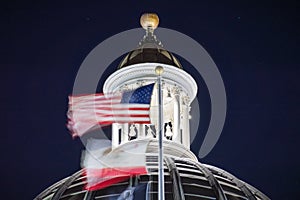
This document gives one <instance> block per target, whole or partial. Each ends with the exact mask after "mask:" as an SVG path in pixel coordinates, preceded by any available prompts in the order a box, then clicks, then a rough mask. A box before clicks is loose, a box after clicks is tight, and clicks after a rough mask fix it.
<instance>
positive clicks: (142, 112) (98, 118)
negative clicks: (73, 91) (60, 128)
mask: <svg viewBox="0 0 300 200" xmlns="http://www.w3.org/2000/svg"><path fill="white" fill-rule="evenodd" d="M120 101H121V95H113V94H109V95H104V94H91V95H81V96H69V110H68V113H67V116H68V124H67V127H68V128H69V130H70V131H71V133H72V135H73V136H75V137H76V136H82V135H83V134H84V133H86V132H87V131H89V130H92V129H93V128H96V127H99V126H105V125H110V124H112V123H140V124H150V123H151V122H150V105H149V104H131V103H130V104H121V103H120Z"/></svg>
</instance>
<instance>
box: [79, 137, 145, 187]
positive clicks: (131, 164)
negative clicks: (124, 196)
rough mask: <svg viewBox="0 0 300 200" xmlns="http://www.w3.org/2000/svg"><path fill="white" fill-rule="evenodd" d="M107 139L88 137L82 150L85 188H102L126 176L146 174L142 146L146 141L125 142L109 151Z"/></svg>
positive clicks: (143, 146) (143, 148)
mask: <svg viewBox="0 0 300 200" xmlns="http://www.w3.org/2000/svg"><path fill="white" fill-rule="evenodd" d="M109 142H110V141H107V140H96V139H90V140H88V143H87V146H86V151H85V152H84V153H83V154H82V156H83V157H82V159H81V160H82V163H81V165H82V167H83V168H84V176H85V177H86V180H87V182H86V185H85V189H87V190H89V191H93V190H98V189H102V188H105V187H108V186H110V185H112V184H114V183H118V182H121V181H123V180H126V179H128V178H129V177H130V176H134V175H142V174H147V173H148V171H147V167H146V149H147V147H148V144H149V142H148V141H139V142H136V143H127V144H126V145H123V146H119V147H117V148H116V149H114V150H112V151H110V146H111V145H110V144H109Z"/></svg>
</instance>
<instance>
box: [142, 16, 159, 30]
mask: <svg viewBox="0 0 300 200" xmlns="http://www.w3.org/2000/svg"><path fill="white" fill-rule="evenodd" d="M140 23H141V25H142V27H143V28H144V29H145V30H147V29H148V28H152V29H153V30H154V29H156V28H157V26H158V24H159V18H158V16H157V14H155V13H145V14H143V15H142V16H141V19H140Z"/></svg>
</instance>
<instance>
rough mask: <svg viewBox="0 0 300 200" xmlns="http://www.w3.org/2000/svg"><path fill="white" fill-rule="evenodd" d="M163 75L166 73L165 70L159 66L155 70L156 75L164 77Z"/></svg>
mask: <svg viewBox="0 0 300 200" xmlns="http://www.w3.org/2000/svg"><path fill="white" fill-rule="evenodd" d="M162 73H164V68H163V67H162V66H157V67H156V68H155V74H156V75H158V76H160V75H162Z"/></svg>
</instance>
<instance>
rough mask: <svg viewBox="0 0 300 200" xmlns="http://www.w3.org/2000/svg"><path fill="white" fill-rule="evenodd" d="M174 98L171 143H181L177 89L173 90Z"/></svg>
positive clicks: (178, 93)
mask: <svg viewBox="0 0 300 200" xmlns="http://www.w3.org/2000/svg"><path fill="white" fill-rule="evenodd" d="M173 94H174V96H175V101H174V116H173V136H174V137H173V141H175V142H178V143H181V141H180V140H181V138H180V123H181V122H180V92H179V88H178V87H174V88H173Z"/></svg>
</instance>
